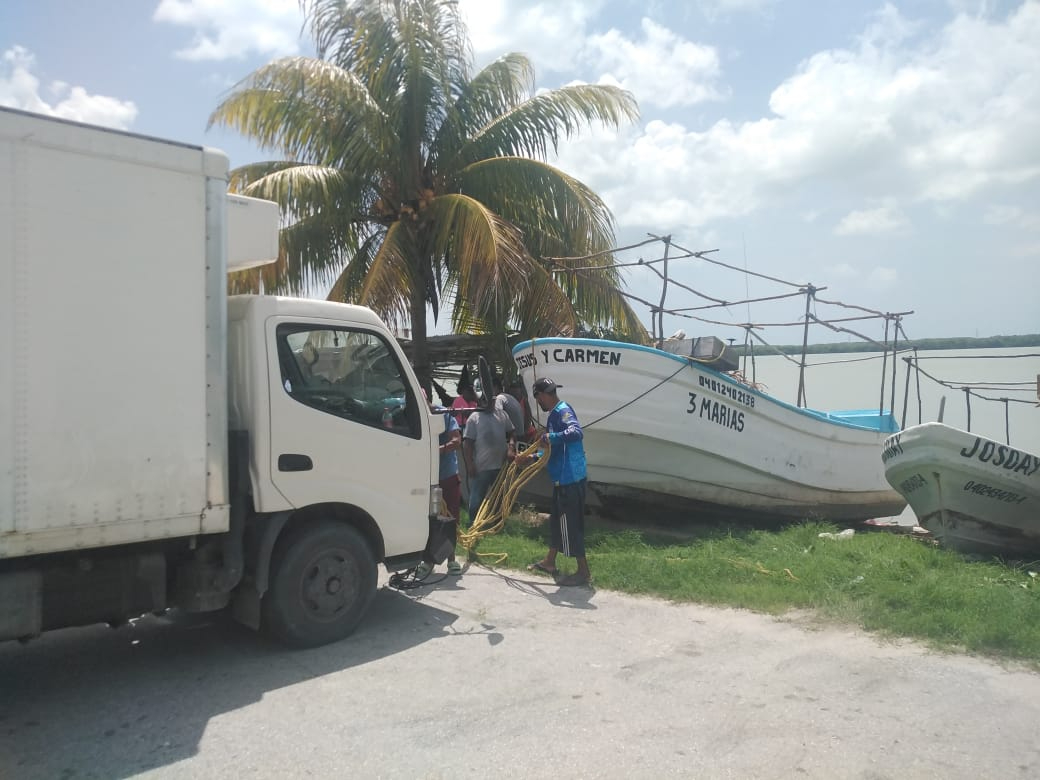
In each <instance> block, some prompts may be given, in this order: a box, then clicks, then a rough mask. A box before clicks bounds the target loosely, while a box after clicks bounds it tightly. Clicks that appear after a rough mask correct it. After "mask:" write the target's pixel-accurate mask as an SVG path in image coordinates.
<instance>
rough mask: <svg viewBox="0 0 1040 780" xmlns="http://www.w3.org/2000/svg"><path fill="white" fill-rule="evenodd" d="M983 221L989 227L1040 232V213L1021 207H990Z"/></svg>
mask: <svg viewBox="0 0 1040 780" xmlns="http://www.w3.org/2000/svg"><path fill="white" fill-rule="evenodd" d="M982 221H983V222H985V223H986V224H987V225H999V226H1006V227H1016V228H1022V229H1025V230H1040V213H1038V212H1036V211H1026V210H1025V209H1023V208H1022V207H1020V206H990V207H989V208H987V209H986V213H985V215H984V216H983V218H982Z"/></svg>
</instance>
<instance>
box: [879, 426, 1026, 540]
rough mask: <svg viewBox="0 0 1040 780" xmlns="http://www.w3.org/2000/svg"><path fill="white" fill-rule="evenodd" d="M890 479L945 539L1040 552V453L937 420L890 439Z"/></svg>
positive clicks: (886, 459)
mask: <svg viewBox="0 0 1040 780" xmlns="http://www.w3.org/2000/svg"><path fill="white" fill-rule="evenodd" d="M882 459H883V461H884V464H885V477H886V478H887V479H888V481H889V483H890V484H891V485H892V486H893V487H894V488H895V489H896V490H898V491H899V492H900V493H902V494H903V495H904V496H905V497H906V499H907V501H909V502H910V507H911V508H912V509H913V510H914V513H915V514H916V515H917V519H918V522H919V523H920V524H921V525H922V526H924V527H925V528H927V529H928V530H929V531H931V533H932V534H933V535H934V536H935V537H936V539H938V541H939V543H940V544H942V545H944V546H946V547H949V548H950V549H953V550H957V551H959V552H964V553H974V554H984V555H1005V556H1013V557H1015V556H1023V555H1040V457H1038V456H1037V455H1034V454H1032V453H1029V452H1025V451H1023V450H1021V449H1017V448H1015V447H1011V446H1009V445H1007V444H1001V443H1000V442H997V441H993V440H992V439H987V438H985V437H983V436H978V435H977V434H974V433H969V432H967V431H962V430H959V429H957V428H953V427H951V426H949V425H944V424H942V423H937V422H929V423H923V424H921V425H915V426H913V427H911V428H907V429H905V430H903V431H901V432H899V433H896V434H894V435H893V436H891V437H889V438H888V440H887V441H886V442H885V446H884V451H883V454H882Z"/></svg>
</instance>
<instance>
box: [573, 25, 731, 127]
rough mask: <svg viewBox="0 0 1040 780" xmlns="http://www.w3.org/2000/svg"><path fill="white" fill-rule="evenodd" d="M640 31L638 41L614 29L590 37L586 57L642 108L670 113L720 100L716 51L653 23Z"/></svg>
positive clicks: (642, 26)
mask: <svg viewBox="0 0 1040 780" xmlns="http://www.w3.org/2000/svg"><path fill="white" fill-rule="evenodd" d="M641 28H642V31H643V36H642V38H641V39H640V40H638V41H636V40H632V39H630V38H627V37H626V36H625V35H624V34H623V33H621V32H619V31H618V30H616V29H612V30H609V31H608V32H606V33H604V34H602V35H593V36H591V37H590V38H589V39H588V41H587V42H586V49H587V52H588V54H587V56H588V57H589V59H590V60H591V61H592V62H593V63H594V66H595V67H596V68H598V69H600V70H601V71H605V72H606V75H607V76H608V77H612V78H613V79H616V80H617V82H618V83H619V84H620V85H621V86H622V87H624V88H625V89H627V90H629V91H630V92H632V93H633V94H634V95H635V96H636V98H637V99H638V100H639V101H640V103H645V104H650V105H655V106H660V107H662V108H670V107H673V106H683V105H686V106H689V105H694V104H697V103H701V102H704V101H706V100H719V99H720V98H721V97H722V96H721V94H720V92H719V90H718V88H717V86H716V82H717V81H718V78H719V75H720V68H719V56H718V53H717V52H716V50H715V49H714V48H713V47H711V46H702V45H700V44H696V43H693V42H691V41H688V40H686V39H684V38H682V37H680V36H678V35H676V34H675V33H674V32H673V31H671V30H669V29H668V28H666V27H662V26H661V25H659V24H657V23H656V22H654V21H652V20H650V19H646V18H644V19H643V20H642V22H641Z"/></svg>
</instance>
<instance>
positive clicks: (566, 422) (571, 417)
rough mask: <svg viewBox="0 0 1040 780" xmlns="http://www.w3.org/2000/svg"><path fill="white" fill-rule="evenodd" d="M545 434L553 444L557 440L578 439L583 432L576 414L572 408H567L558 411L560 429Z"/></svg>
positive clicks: (582, 435) (581, 436)
mask: <svg viewBox="0 0 1040 780" xmlns="http://www.w3.org/2000/svg"><path fill="white" fill-rule="evenodd" d="M546 436H547V437H548V439H549V443H550V444H553V443H555V442H559V441H566V442H570V441H580V440H581V439H582V438H583V437H584V436H585V434H584V432H582V430H581V425H580V424H579V423H578V416H577V415H576V414H575V413H574V411H573V410H572V409H570V408H567V409H564V410H563V411H562V412H561V413H560V429H559V430H557V431H552V432H551V433H548V434H546Z"/></svg>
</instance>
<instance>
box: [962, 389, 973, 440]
mask: <svg viewBox="0 0 1040 780" xmlns="http://www.w3.org/2000/svg"><path fill="white" fill-rule="evenodd" d="M961 390H963V391H964V403H965V404H966V405H967V407H968V433H971V388H969V387H962V388H961Z"/></svg>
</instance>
